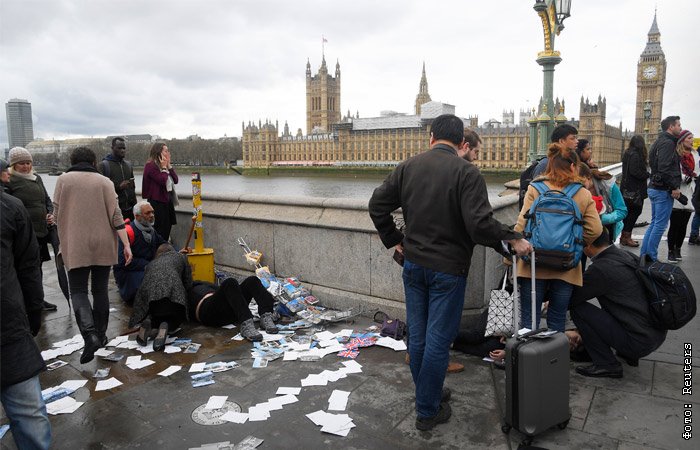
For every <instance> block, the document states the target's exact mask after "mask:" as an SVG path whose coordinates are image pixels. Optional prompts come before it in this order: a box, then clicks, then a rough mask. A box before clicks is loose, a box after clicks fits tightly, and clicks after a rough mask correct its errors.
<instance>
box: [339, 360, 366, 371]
mask: <svg viewBox="0 0 700 450" xmlns="http://www.w3.org/2000/svg"><path fill="white" fill-rule="evenodd" d="M341 364H342V365H344V366H345V369H344V370H343V371H344V372H345V373H361V372H362V365H360V363H358V362H357V361H355V360H354V359H351V360H349V361H343V362H342V363H341Z"/></svg>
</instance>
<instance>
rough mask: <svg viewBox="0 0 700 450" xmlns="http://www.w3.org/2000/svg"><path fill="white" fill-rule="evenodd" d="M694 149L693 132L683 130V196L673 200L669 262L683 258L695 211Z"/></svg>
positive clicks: (678, 147) (679, 146) (680, 144)
mask: <svg viewBox="0 0 700 450" xmlns="http://www.w3.org/2000/svg"><path fill="white" fill-rule="evenodd" d="M692 150H693V133H691V132H690V131H688V130H683V131H681V134H679V135H678V144H677V145H676V153H678V155H679V156H680V157H681V176H682V178H681V187H680V189H681V197H680V198H678V199H674V200H673V209H672V210H671V220H670V223H669V226H668V234H667V235H666V238H667V241H668V262H670V263H676V262H680V261H682V260H683V258H682V257H681V247H682V246H683V241H684V240H685V233H686V231H687V229H688V221H689V220H690V215H691V214H692V213H693V209H694V208H693V204H692V203H691V202H690V199H691V198H692V197H693V181H695V177H697V174H696V173H695V158H693V154H692Z"/></svg>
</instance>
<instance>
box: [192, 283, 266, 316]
mask: <svg viewBox="0 0 700 450" xmlns="http://www.w3.org/2000/svg"><path fill="white" fill-rule="evenodd" d="M253 298H254V299H255V302H256V303H257V304H258V313H259V314H260V315H263V314H265V313H268V312H272V306H273V304H274V303H275V299H274V297H272V294H270V293H269V292H267V290H266V289H265V288H264V287H263V285H262V283H261V282H260V280H259V279H258V278H257V277H248V278H246V279H245V280H243V282H242V283H241V284H238V281H236V280H235V279H233V278H228V279H226V280H224V282H223V283H222V284H221V286H219V289H217V290H216V292H215V293H214V295H212V296H210V297H208V298H207V299H206V300H204V302H203V303H202V305H201V306H200V307H199V321H200V322H201V323H202V324H203V325H207V326H212V327H220V326H222V325H227V324H229V323H232V322H244V321H246V320H248V319H252V318H253V315H252V314H251V312H250V309H249V308H248V304H249V303H250V300H251V299H253Z"/></svg>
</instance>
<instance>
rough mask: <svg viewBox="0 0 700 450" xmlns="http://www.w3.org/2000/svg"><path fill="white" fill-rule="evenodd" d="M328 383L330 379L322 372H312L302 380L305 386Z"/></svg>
mask: <svg viewBox="0 0 700 450" xmlns="http://www.w3.org/2000/svg"><path fill="white" fill-rule="evenodd" d="M327 384H328V380H327V379H326V377H324V376H323V375H321V374H318V373H312V374H309V376H308V377H306V378H304V379H303V380H301V385H302V386H303V387H307V386H325V385H327Z"/></svg>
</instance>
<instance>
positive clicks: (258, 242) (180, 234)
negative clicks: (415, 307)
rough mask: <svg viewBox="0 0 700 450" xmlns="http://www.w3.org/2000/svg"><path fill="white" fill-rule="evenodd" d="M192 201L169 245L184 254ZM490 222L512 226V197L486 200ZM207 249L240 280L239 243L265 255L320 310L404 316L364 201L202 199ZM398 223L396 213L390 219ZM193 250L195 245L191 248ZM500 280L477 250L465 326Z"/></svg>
mask: <svg viewBox="0 0 700 450" xmlns="http://www.w3.org/2000/svg"><path fill="white" fill-rule="evenodd" d="M190 199H191V195H180V206H179V207H178V208H176V212H177V218H178V224H177V225H175V226H174V227H173V230H172V233H171V235H172V239H173V242H175V243H176V244H177V245H178V246H182V245H183V244H184V242H185V239H186V237H187V233H188V231H189V227H190V224H191V216H192V208H190V207H188V205H189V204H191V203H190ZM490 201H491V204H492V206H493V208H494V216H495V217H496V218H497V219H498V220H500V221H502V222H504V223H507V224H513V223H515V220H516V218H517V213H518V211H517V197H516V196H507V197H494V198H491V199H490ZM202 203H203V205H202V209H203V212H204V232H203V236H204V242H205V246H206V247H211V248H213V249H214V250H215V256H214V258H215V262H216V264H217V265H220V266H225V267H227V268H232V269H235V270H238V271H241V272H250V270H251V267H250V266H249V265H248V264H247V263H246V261H245V259H244V258H243V252H242V249H241V248H240V246H239V245H238V244H237V243H236V240H237V239H238V238H239V237H242V238H243V239H244V240H245V241H246V242H247V243H248V245H249V246H250V248H251V249H254V250H258V251H260V252H262V253H263V255H264V256H263V263H264V264H265V265H267V266H268V267H269V268H270V270H271V271H272V272H273V273H275V274H277V275H279V276H295V277H297V278H299V280H301V281H302V282H303V283H304V284H306V285H308V286H313V289H314V290H315V292H314V295H317V296H318V297H319V299H320V300H321V301H322V303H323V304H324V305H328V306H331V307H334V308H336V307H337V308H339V309H347V308H349V307H351V306H355V305H360V304H361V305H362V306H363V308H365V309H367V310H376V309H382V310H384V311H385V312H386V313H388V314H391V315H394V316H396V317H404V316H405V307H404V294H403V282H402V278H401V268H400V267H399V266H398V265H397V264H396V263H395V262H394V260H393V259H392V254H393V251H391V250H387V249H386V248H384V246H383V245H382V243H381V241H380V239H379V237H378V236H377V232H376V230H375V228H374V225H373V224H372V221H371V220H370V218H369V214H368V209H367V206H368V205H367V201H366V200H358V199H339V198H307V197H295V196H263V195H252V194H245V195H221V194H207V195H203V196H202ZM394 214H395V216H396V217H397V218H400V217H401V211H400V210H398V211H396V212H395V213H394ZM190 245H191V246H192V245H193V244H190ZM502 275H503V268H502V257H501V256H500V255H499V254H497V253H496V252H495V251H493V250H491V249H487V248H485V247H482V246H477V247H476V248H475V249H474V255H473V258H472V263H471V267H470V272H469V282H468V284H467V292H466V295H465V305H464V311H463V314H462V315H463V318H465V319H467V320H468V318H469V317H470V316H474V315H476V314H478V313H480V312H481V311H482V310H483V308H484V307H485V306H486V305H487V304H488V297H489V292H490V290H491V289H493V288H495V287H496V286H497V285H499V283H500V280H501V277H502Z"/></svg>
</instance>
